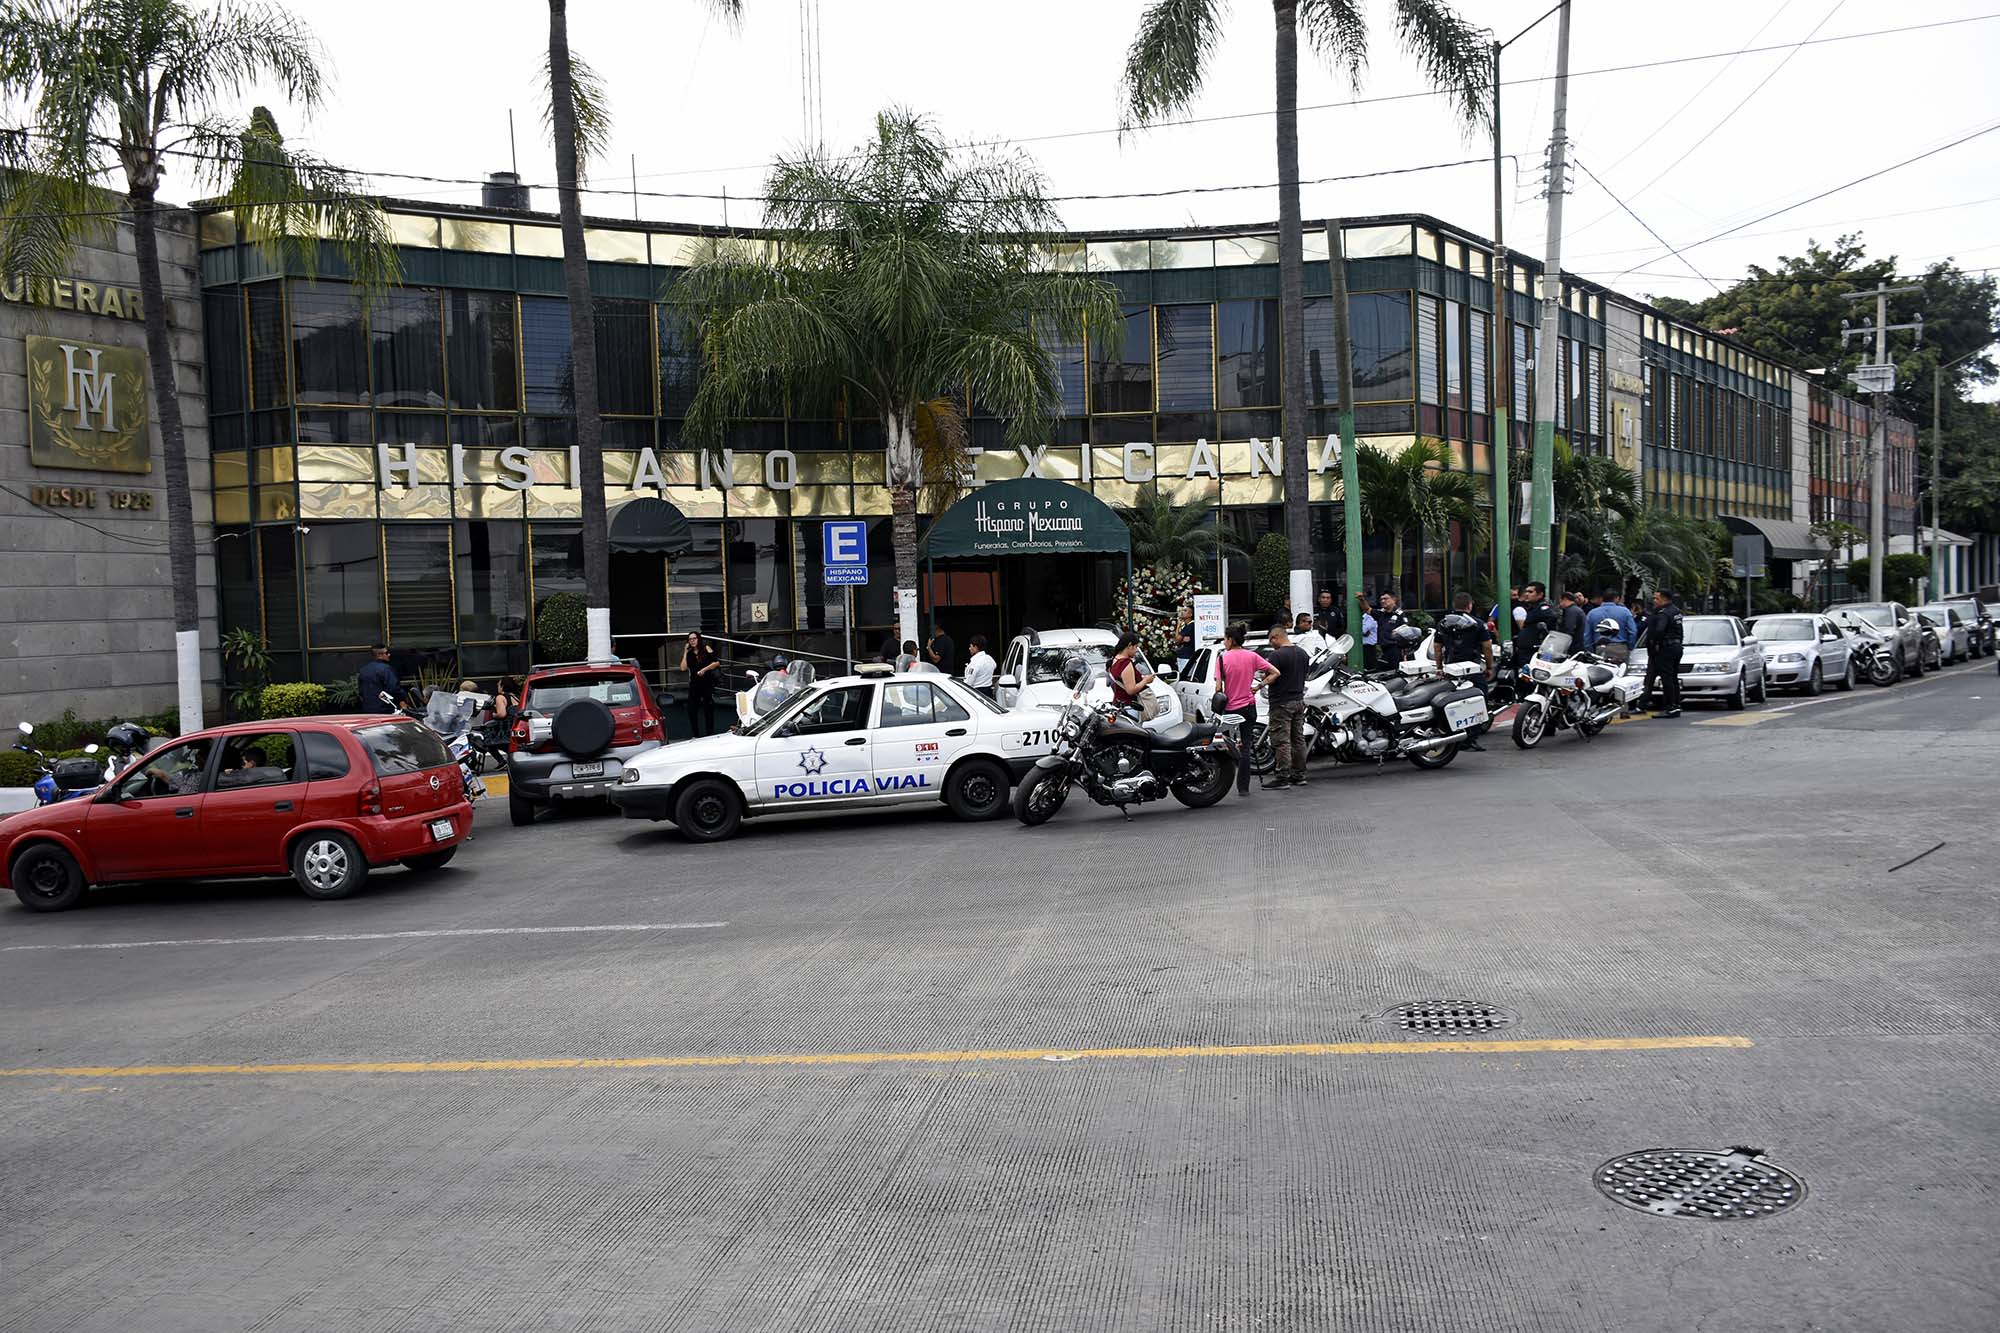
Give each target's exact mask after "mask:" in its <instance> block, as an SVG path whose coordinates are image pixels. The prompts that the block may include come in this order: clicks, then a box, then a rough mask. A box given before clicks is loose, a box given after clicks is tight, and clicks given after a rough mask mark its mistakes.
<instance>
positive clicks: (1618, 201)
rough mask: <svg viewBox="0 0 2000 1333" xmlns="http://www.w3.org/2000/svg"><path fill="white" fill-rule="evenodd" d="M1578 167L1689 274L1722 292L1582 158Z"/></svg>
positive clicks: (1719, 285) (1717, 285)
mask: <svg viewBox="0 0 2000 1333" xmlns="http://www.w3.org/2000/svg"><path fill="white" fill-rule="evenodd" d="M1576 166H1577V170H1579V171H1581V172H1582V173H1583V174H1584V175H1586V176H1588V177H1590V179H1591V180H1592V181H1595V182H1596V184H1597V188H1598V189H1600V190H1602V191H1604V193H1605V194H1607V195H1610V196H1611V202H1612V203H1614V204H1616V205H1618V207H1619V208H1621V209H1623V210H1624V211H1625V216H1626V217H1629V218H1631V219H1632V220H1633V221H1634V222H1636V223H1638V224H1639V225H1640V226H1641V227H1644V228H1645V229H1646V234H1647V235H1648V236H1650V237H1652V238H1653V239H1654V240H1656V241H1658V242H1659V243H1660V244H1661V245H1664V246H1666V247H1667V249H1668V250H1669V251H1670V252H1671V253H1672V254H1673V256H1674V258H1676V259H1678V260H1680V261H1681V263H1683V264H1686V265H1687V271H1688V272H1690V273H1692V274H1694V275H1695V276H1696V277H1697V278H1700V279H1701V280H1702V281H1703V282H1705V283H1707V284H1708V285H1709V286H1711V287H1713V288H1715V290H1716V291H1717V292H1720V291H1721V290H1722V286H1721V284H1720V283H1718V282H1716V280H1715V279H1714V278H1711V277H1709V276H1708V275H1707V274H1706V273H1703V272H1702V271H1701V270H1700V269H1698V268H1696V267H1695V266H1694V262H1693V261H1692V260H1690V259H1689V258H1688V257H1687V256H1686V255H1684V254H1682V253H1681V252H1680V251H1678V250H1675V249H1674V247H1673V243H1672V242H1671V241H1669V240H1667V238H1666V237H1664V236H1662V235H1660V233H1658V232H1656V231H1654V230H1653V228H1652V224H1650V223H1648V222H1647V221H1646V219H1644V218H1642V217H1640V216H1639V215H1638V214H1637V213H1634V212H1633V211H1632V206H1631V205H1630V204H1628V203H1626V202H1625V201H1624V200H1623V199H1620V198H1619V197H1618V196H1617V195H1615V194H1612V193H1611V187H1610V186H1609V185H1606V184H1605V183H1604V182H1603V181H1601V180H1598V178H1597V173H1596V172H1594V171H1592V170H1591V169H1590V168H1589V167H1588V166H1586V165H1584V161H1583V159H1582V158H1580V157H1579V158H1577V159H1576ZM1607 216H1608V215H1607Z"/></svg>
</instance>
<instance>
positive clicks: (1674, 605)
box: [1459, 583, 1686, 717]
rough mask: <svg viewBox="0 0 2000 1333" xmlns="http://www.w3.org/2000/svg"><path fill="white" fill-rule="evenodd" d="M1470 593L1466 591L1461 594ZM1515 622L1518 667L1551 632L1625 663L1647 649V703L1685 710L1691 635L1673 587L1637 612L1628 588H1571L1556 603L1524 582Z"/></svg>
mask: <svg viewBox="0 0 2000 1333" xmlns="http://www.w3.org/2000/svg"><path fill="white" fill-rule="evenodd" d="M1459 595H1460V596H1461V597H1464V596H1465V594H1463V593H1461V594H1459ZM1508 602H1509V605H1510V606H1511V608H1512V611H1511V615H1512V618H1513V622H1514V639H1513V649H1514V656H1513V664H1514V665H1515V666H1516V667H1518V666H1520V665H1522V664H1524V663H1525V662H1527V660H1528V659H1529V658H1531V657H1533V656H1534V655H1535V653H1536V652H1537V651H1538V650H1539V649H1540V648H1541V646H1542V640H1543V639H1545V638H1547V637H1548V636H1549V635H1550V634H1551V633H1563V634H1567V635H1568V636H1569V640H1570V646H1571V648H1572V649H1573V650H1580V651H1584V652H1590V653H1594V654H1596V655H1597V656H1599V657H1601V658H1603V659H1604V660H1605V661H1607V662H1612V663H1616V664H1619V665H1623V664H1624V663H1626V662H1628V661H1630V660H1631V658H1632V650H1633V649H1635V648H1638V647H1641V646H1644V647H1645V649H1646V688H1645V693H1644V695H1643V696H1642V697H1643V699H1644V701H1645V703H1646V704H1647V705H1649V706H1650V705H1652V704H1653V703H1654V701H1655V700H1657V701H1658V702H1659V705H1660V708H1659V716H1661V717H1679V716H1680V715H1681V648H1682V645H1683V643H1684V642H1685V640H1686V630H1685V628H1684V627H1683V625H1682V621H1683V618H1684V617H1683V613H1682V611H1681V607H1680V603H1679V601H1678V600H1676V599H1675V597H1674V594H1673V592H1672V590H1671V589H1667V588H1660V589H1657V590H1655V591H1654V593H1653V595H1652V599H1651V605H1650V606H1647V607H1643V608H1641V610H1640V611H1639V613H1638V614H1637V615H1635V614H1633V612H1632V609H1631V608H1630V607H1628V606H1626V605H1625V593H1624V590H1623V589H1622V588H1606V589H1604V590H1603V591H1602V592H1598V593H1594V594H1593V593H1585V592H1583V591H1581V590H1580V589H1565V590H1564V591H1563V592H1562V594H1561V595H1560V596H1559V597H1558V599H1557V601H1556V602H1555V603H1554V604H1551V603H1550V602H1549V599H1548V589H1546V588H1545V587H1543V586H1542V585H1541V584H1539V583H1524V584H1522V585H1521V586H1520V587H1518V588H1515V589H1513V590H1512V592H1511V594H1510V596H1509V598H1508ZM1499 618H1500V608H1499V607H1498V606H1495V607H1494V608H1493V609H1492V611H1490V612H1489V613H1488V615H1487V618H1486V627H1487V630H1488V631H1489V632H1496V631H1497V630H1498V628H1499Z"/></svg>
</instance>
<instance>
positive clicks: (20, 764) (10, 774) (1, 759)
mask: <svg viewBox="0 0 2000 1333" xmlns="http://www.w3.org/2000/svg"><path fill="white" fill-rule="evenodd" d="M41 775H42V766H41V765H40V764H38V763H36V762H35V756H33V755H31V754H22V753H21V752H20V751H19V750H0V787H32V786H34V785H35V779H36V778H38V777H40V776H41Z"/></svg>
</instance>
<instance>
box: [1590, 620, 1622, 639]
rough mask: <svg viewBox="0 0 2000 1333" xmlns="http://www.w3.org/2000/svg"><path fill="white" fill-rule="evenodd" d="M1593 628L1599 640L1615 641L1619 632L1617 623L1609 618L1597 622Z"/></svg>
mask: <svg viewBox="0 0 2000 1333" xmlns="http://www.w3.org/2000/svg"><path fill="white" fill-rule="evenodd" d="M1594 628H1595V629H1596V630H1597V637H1598V638H1600V639H1615V638H1617V637H1618V635H1619V633H1620V632H1621V630H1620V626H1619V624H1618V622H1617V621H1615V620H1613V619H1612V618H1611V617H1610V616H1606V617H1605V618H1604V619H1602V620H1600V621H1598V622H1597V624H1596V626H1595V627H1594Z"/></svg>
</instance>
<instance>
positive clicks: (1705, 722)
mask: <svg viewBox="0 0 2000 1333" xmlns="http://www.w3.org/2000/svg"><path fill="white" fill-rule="evenodd" d="M1783 716H1784V714H1783V713H1728V714H1725V715H1723V716H1722V717H1705V718H1703V719H1702V720H1701V721H1699V722H1697V723H1695V724H1694V725H1696V726H1697V727H1754V726H1756V725H1757V724H1758V723H1760V722H1774V721H1777V720H1778V719H1780V718H1782V717H1783Z"/></svg>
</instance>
